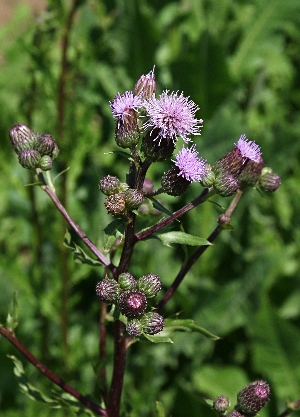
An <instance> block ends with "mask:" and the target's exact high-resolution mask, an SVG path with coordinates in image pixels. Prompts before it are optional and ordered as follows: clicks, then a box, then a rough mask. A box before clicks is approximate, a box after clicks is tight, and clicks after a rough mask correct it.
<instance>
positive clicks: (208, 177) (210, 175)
mask: <svg viewBox="0 0 300 417" xmlns="http://www.w3.org/2000/svg"><path fill="white" fill-rule="evenodd" d="M214 182H215V174H214V172H213V171H212V168H211V166H210V165H209V164H206V166H205V175H204V177H203V179H202V180H201V181H200V184H201V185H202V186H203V187H211V186H212V185H213V184H214Z"/></svg>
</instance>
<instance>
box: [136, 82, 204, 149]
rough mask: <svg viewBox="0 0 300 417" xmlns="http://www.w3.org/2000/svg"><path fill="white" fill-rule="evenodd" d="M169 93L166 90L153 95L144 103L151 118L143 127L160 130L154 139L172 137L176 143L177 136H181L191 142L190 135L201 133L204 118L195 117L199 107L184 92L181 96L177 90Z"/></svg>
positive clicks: (168, 138)
mask: <svg viewBox="0 0 300 417" xmlns="http://www.w3.org/2000/svg"><path fill="white" fill-rule="evenodd" d="M168 93H169V92H168V90H166V91H164V92H163V93H162V94H161V95H160V97H159V98H156V97H154V96H153V97H152V98H150V99H149V100H148V101H146V102H145V103H144V107H145V109H146V111H147V114H148V116H149V120H148V121H147V122H146V123H144V125H143V128H144V129H145V130H146V129H148V128H152V131H153V130H158V131H159V133H158V135H157V136H156V137H155V138H154V140H155V139H157V138H158V139H159V141H161V140H162V139H167V140H168V141H169V140H170V139H171V140H172V141H173V142H174V143H175V142H176V140H177V136H181V137H182V139H183V140H184V141H185V142H189V141H190V139H189V138H188V137H187V136H188V135H200V127H202V123H203V120H202V119H196V118H195V113H196V111H197V110H199V107H198V106H197V105H196V104H195V103H194V102H193V101H192V100H189V97H184V96H183V94H182V93H181V94H180V95H179V96H178V93H177V92H176V93H174V92H172V93H170V94H168Z"/></svg>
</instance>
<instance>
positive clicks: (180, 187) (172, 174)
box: [161, 165, 191, 196]
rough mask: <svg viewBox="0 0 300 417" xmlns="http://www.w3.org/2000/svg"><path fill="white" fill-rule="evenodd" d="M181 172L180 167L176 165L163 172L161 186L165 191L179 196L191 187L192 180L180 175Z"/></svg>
mask: <svg viewBox="0 0 300 417" xmlns="http://www.w3.org/2000/svg"><path fill="white" fill-rule="evenodd" d="M179 173H180V169H179V168H178V167H177V166H176V165H175V166H173V167H172V168H170V169H169V171H167V172H165V173H164V174H163V176H162V179H161V186H162V189H163V191H164V192H165V193H167V194H169V195H172V196H178V195H181V194H183V193H184V192H185V191H186V190H187V189H188V188H189V185H190V183H191V182H190V181H188V180H187V179H186V178H184V177H182V176H181V175H179Z"/></svg>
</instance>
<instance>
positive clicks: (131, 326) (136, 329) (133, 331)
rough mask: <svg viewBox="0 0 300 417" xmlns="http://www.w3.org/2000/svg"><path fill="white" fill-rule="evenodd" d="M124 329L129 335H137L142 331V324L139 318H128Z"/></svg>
mask: <svg viewBox="0 0 300 417" xmlns="http://www.w3.org/2000/svg"><path fill="white" fill-rule="evenodd" d="M126 331H127V333H128V334H129V335H130V336H133V337H137V336H141V335H142V333H143V326H142V323H141V322H140V320H139V319H132V320H128V322H127V325H126Z"/></svg>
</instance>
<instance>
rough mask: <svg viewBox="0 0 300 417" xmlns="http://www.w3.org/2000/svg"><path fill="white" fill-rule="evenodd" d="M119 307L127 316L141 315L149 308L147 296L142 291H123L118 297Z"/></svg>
mask: <svg viewBox="0 0 300 417" xmlns="http://www.w3.org/2000/svg"><path fill="white" fill-rule="evenodd" d="M118 307H119V310H120V312H121V313H122V314H124V316H126V317H129V318H135V317H139V316H140V315H142V314H143V313H144V311H145V310H146V308H147V298H146V296H145V294H144V293H142V292H140V291H135V290H133V291H131V290H128V291H123V292H122V293H121V295H120V297H119V298H118Z"/></svg>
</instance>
